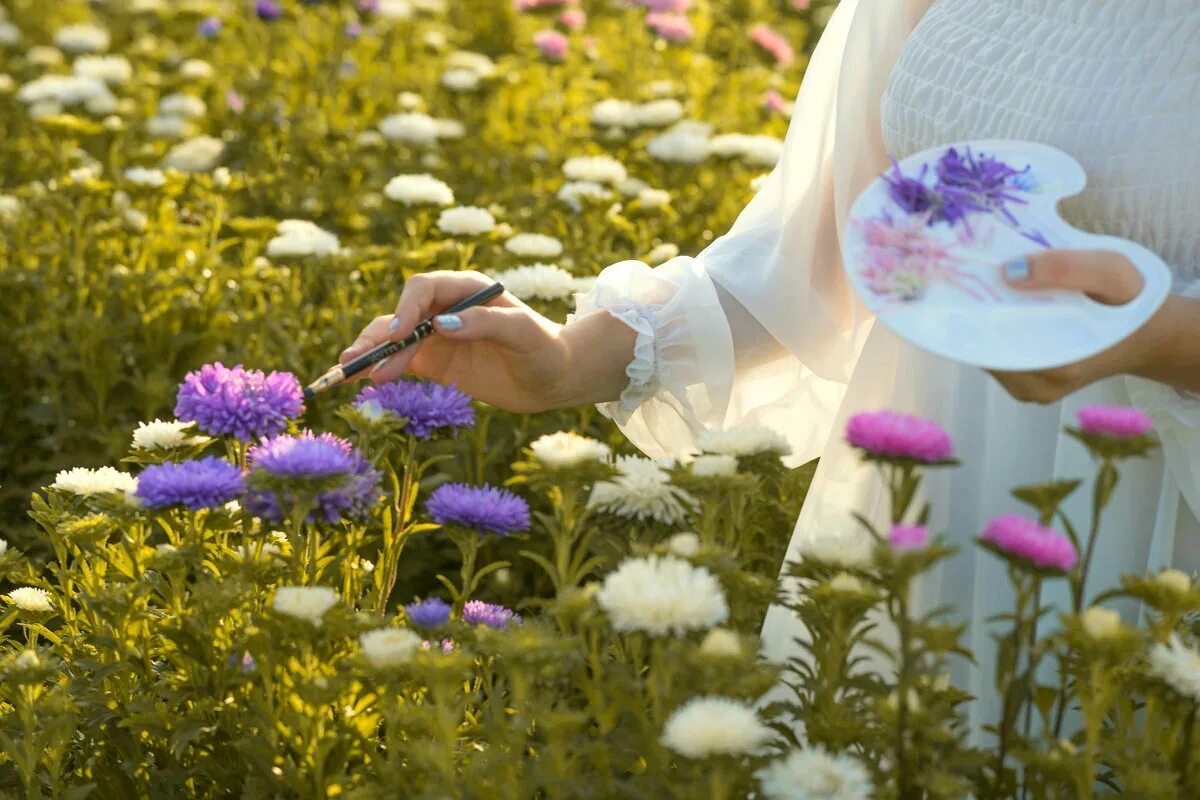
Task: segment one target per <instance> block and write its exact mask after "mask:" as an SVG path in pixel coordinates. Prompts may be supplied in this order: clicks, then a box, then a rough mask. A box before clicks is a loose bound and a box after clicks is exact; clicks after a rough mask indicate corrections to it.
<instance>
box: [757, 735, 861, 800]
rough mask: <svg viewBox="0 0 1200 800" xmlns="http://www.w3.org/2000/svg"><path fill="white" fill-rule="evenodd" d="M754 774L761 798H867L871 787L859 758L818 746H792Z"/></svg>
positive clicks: (858, 799) (813, 799) (830, 799)
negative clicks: (794, 748) (805, 747)
mask: <svg viewBox="0 0 1200 800" xmlns="http://www.w3.org/2000/svg"><path fill="white" fill-rule="evenodd" d="M755 775H756V777H757V778H758V780H759V785H760V786H761V787H762V791H763V797H764V800H870V798H871V797H872V793H873V791H874V789H873V787H872V786H871V775H870V773H869V772H867V769H866V767H864V766H863V764H862V762H861V761H859V760H858V759H856V758H853V757H852V756H847V755H843V754H837V755H834V754H831V753H827V752H825V750H824V749H822V748H820V747H812V748H808V749H805V750H792V751H791V752H790V753H788V755H787V757H786V758H783V759H780V760H778V761H775V762H773V763H771V764H769V765H768V766H766V767H764V768H763V769H761V770H759V771H758V772H757V773H755Z"/></svg>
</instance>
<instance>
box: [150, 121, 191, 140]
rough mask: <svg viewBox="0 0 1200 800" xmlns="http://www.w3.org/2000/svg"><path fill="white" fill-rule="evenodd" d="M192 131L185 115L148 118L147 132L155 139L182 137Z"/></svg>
mask: <svg viewBox="0 0 1200 800" xmlns="http://www.w3.org/2000/svg"><path fill="white" fill-rule="evenodd" d="M191 131H192V126H191V124H190V123H189V122H188V121H187V120H186V119H184V118H183V117H164V116H155V117H151V118H150V119H148V120H146V133H148V134H150V136H152V137H154V138H155V139H182V138H183V137H185V136H187V135H188V134H189V133H191Z"/></svg>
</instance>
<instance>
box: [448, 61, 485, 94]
mask: <svg viewBox="0 0 1200 800" xmlns="http://www.w3.org/2000/svg"><path fill="white" fill-rule="evenodd" d="M479 81H480V78H479V73H478V72H476V71H475V70H473V69H468V68H466V67H451V68H450V69H448V70H446V71H445V72H443V73H442V86H444V87H445V88H446V89H449V90H450V91H452V92H473V91H475V90H476V89H478V88H479Z"/></svg>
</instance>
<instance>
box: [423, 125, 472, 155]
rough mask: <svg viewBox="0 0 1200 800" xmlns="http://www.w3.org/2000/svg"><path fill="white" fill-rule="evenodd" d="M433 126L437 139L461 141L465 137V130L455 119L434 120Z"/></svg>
mask: <svg viewBox="0 0 1200 800" xmlns="http://www.w3.org/2000/svg"><path fill="white" fill-rule="evenodd" d="M433 124H434V126H435V127H436V128H437V138H439V139H461V138H463V137H464V136H466V135H467V129H466V128H465V127H464V126H463V124H462V123H461V122H459V121H458V120H456V119H435V120H434V121H433ZM429 155H432V153H431V154H429Z"/></svg>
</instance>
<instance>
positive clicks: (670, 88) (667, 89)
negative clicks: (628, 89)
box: [646, 80, 679, 97]
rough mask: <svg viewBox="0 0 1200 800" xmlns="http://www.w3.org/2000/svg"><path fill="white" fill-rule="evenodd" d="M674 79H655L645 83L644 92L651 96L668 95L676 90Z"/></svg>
mask: <svg viewBox="0 0 1200 800" xmlns="http://www.w3.org/2000/svg"><path fill="white" fill-rule="evenodd" d="M678 88H679V87H678V86H676V85H675V81H668V80H657V81H650V83H648V84H647V85H646V92H647V94H649V95H650V96H651V97H669V96H671V95H673V94H675V92H676V91H677V90H678Z"/></svg>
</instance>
